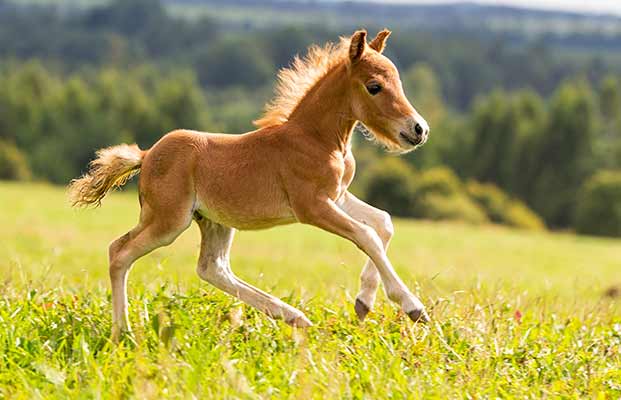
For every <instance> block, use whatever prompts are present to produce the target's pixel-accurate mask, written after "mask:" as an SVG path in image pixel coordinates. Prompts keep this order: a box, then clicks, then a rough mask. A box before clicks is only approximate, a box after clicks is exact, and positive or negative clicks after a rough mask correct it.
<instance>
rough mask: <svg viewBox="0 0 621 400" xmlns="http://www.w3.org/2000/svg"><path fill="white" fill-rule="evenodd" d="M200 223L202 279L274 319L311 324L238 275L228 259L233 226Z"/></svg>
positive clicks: (297, 312)
mask: <svg viewBox="0 0 621 400" xmlns="http://www.w3.org/2000/svg"><path fill="white" fill-rule="evenodd" d="M198 224H199V226H200V228H201V234H202V242H201V254H200V256H199V261H198V266H197V273H198V275H199V276H200V277H201V278H202V279H204V280H206V281H207V282H209V283H211V284H212V285H214V286H215V287H217V288H218V289H220V290H222V291H224V292H226V293H228V294H230V295H232V296H235V297H237V298H238V299H240V300H242V301H243V302H244V303H246V304H248V305H250V306H252V307H255V308H257V309H258V310H260V311H262V312H264V313H266V314H267V315H269V316H271V317H272V318H278V319H283V320H285V321H286V322H287V323H288V324H291V325H294V326H299V327H306V326H311V325H312V323H311V322H310V321H309V320H308V318H306V316H305V315H304V314H303V313H302V312H301V311H300V310H298V309H296V308H295V307H292V306H290V305H289V304H287V303H285V302H283V301H282V300H280V299H278V298H276V297H274V296H272V295H270V294H267V293H265V292H263V291H262V290H260V289H257V288H255V287H254V286H252V285H250V284H248V283H246V282H244V281H243V280H241V279H239V278H238V277H237V276H235V274H234V273H233V271H232V270H231V266H230V260H229V253H230V249H231V244H232V242H233V235H234V232H235V230H234V229H232V228H228V227H224V226H221V225H218V224H214V223H212V222H210V221H208V220H204V219H203V220H201V221H198Z"/></svg>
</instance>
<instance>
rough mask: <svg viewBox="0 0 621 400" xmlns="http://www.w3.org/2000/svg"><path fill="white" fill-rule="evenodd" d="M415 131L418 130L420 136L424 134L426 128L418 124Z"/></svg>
mask: <svg viewBox="0 0 621 400" xmlns="http://www.w3.org/2000/svg"><path fill="white" fill-rule="evenodd" d="M414 131H415V132H416V134H417V135H418V136H422V135H423V132H424V129H423V127H422V126H420V124H416V126H415V127H414Z"/></svg>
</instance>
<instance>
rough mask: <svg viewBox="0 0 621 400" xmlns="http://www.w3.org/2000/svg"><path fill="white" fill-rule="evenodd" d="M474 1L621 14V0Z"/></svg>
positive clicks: (413, 0)
mask: <svg viewBox="0 0 621 400" xmlns="http://www.w3.org/2000/svg"><path fill="white" fill-rule="evenodd" d="M374 1H379V2H382V3H418V4H439V3H455V2H461V1H462V0H374ZM466 1H469V2H473V3H481V4H493V5H510V6H518V7H527V8H539V9H551V10H562V11H578V12H589V13H597V14H616V15H621V0H537V1H533V0H466Z"/></svg>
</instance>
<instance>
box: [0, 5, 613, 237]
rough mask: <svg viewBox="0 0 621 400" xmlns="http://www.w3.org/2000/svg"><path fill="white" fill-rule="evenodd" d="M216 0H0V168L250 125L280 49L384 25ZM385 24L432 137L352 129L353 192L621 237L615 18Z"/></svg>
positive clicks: (288, 55) (397, 210) (447, 211)
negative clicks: (530, 24)
mask: <svg viewBox="0 0 621 400" xmlns="http://www.w3.org/2000/svg"><path fill="white" fill-rule="evenodd" d="M189 3H191V4H189ZM216 3H217V2H214V1H206V2H204V3H201V2H200V1H196V2H182V1H178V2H175V1H167V2H164V3H161V2H158V1H155V0H129V1H127V0H115V1H110V2H108V1H105V2H104V1H102V2H96V3H94V4H93V5H89V6H83V5H80V4H79V2H78V3H76V4H75V5H74V6H71V7H70V6H67V7H59V6H57V5H54V3H53V2H52V3H47V2H41V4H39V3H37V2H27V1H24V2H19V1H15V2H14V1H8V0H0V179H15V180H36V181H49V182H52V183H54V184H59V185H64V184H67V183H68V182H69V180H70V179H72V178H73V177H76V176H78V175H79V174H80V173H81V172H83V170H84V168H85V166H86V165H87V163H88V162H89V160H91V159H92V158H93V156H94V151H95V150H96V149H98V148H101V147H104V146H109V145H112V144H117V143H121V142H136V143H138V144H139V146H141V147H142V148H148V147H149V146H151V145H152V144H153V143H154V142H155V141H157V140H158V139H159V138H160V137H161V136H162V135H163V134H165V133H166V132H168V131H170V130H173V129H175V128H188V129H196V130H204V131H210V132H227V133H242V132H246V131H248V130H252V129H253V127H252V124H251V121H252V120H253V119H256V118H257V117H258V116H259V115H260V114H261V111H262V108H263V105H264V104H265V103H266V102H267V101H268V100H269V99H270V97H271V95H272V88H273V86H274V82H275V77H276V72H277V70H278V69H279V68H282V67H286V66H287V65H288V63H289V62H290V61H291V59H292V57H293V56H294V55H296V54H303V53H304V51H305V49H306V47H307V46H309V45H310V44H312V43H317V44H322V43H325V42H326V41H336V40H337V39H338V37H339V36H341V35H348V34H351V32H353V30H355V29H356V28H360V27H364V28H367V29H368V30H369V31H370V32H371V34H374V33H375V31H377V30H378V29H380V28H382V27H383V26H380V25H379V24H373V23H365V24H364V26H361V25H358V24H359V23H358V24H356V22H351V21H352V18H351V17H350V18H349V20H348V21H350V22H348V23H347V24H343V25H342V26H335V25H334V24H325V25H322V24H317V23H299V21H297V20H295V19H291V20H288V19H287V18H286V17H287V15H290V13H291V11H288V13H289V14H282V15H283V18H282V21H280V23H278V24H267V25H265V24H260V23H259V22H257V21H258V19H253V18H252V17H251V16H247V18H246V19H243V21H244V22H243V23H240V22H239V21H240V20H239V19H236V20H235V21H234V22H232V21H231V20H229V19H227V18H229V17H228V16H229V15H230V13H228V14H227V13H223V16H219V15H218V12H216V11H217V10H216V11H213V9H214V7H217V4H216ZM242 3H243V2H242ZM196 4H199V5H201V7H202V9H203V10H207V11H209V10H210V9H211V10H212V11H211V12H201V13H199V12H197V11H196V7H195V6H196ZM236 4H237V3H236ZM252 4H255V3H254V2H253V3H252ZM268 6H269V4H268ZM184 7H186V8H184ZM192 7H194V8H192ZM243 7H244V4H241V5H239V4H238V7H237V8H236V9H235V12H237V13H239V12H241V11H240V10H243V9H244V8H243ZM268 8H269V7H268ZM184 9H185V10H186V12H185V13H184V12H180V10H184ZM269 9H270V10H272V11H273V10H274V9H275V8H274V7H272V8H269ZM404 10H407V7H406V8H404ZM404 12H406V11H404ZM189 14H192V16H191V17H189V16H188V15H189ZM248 14H249V15H250V14H252V12H251V11H248ZM402 14H403V13H402ZM385 15H388V17H386V18H384V19H383V20H382V23H384V22H386V23H390V14H389V13H385ZM395 18H396V17H395ZM569 20H570V21H571V19H569ZM614 22H615V21H612V22H611V21H608V20H607V23H609V24H610V23H613V24H614ZM616 23H617V24H619V22H618V21H617V22H616ZM394 25H395V26H394V28H393V35H392V36H391V38H390V39H389V44H388V47H387V51H386V54H387V55H388V56H389V57H390V58H391V59H392V60H394V62H395V64H396V65H397V67H398V69H399V70H400V72H401V78H402V82H403V85H404V88H405V92H406V94H407V96H408V97H409V99H410V100H411V102H412V104H413V105H414V106H415V107H416V108H417V109H418V111H419V112H420V113H421V114H422V115H423V116H424V117H425V118H426V119H427V120H428V121H429V122H430V125H431V127H432V129H431V136H430V140H429V141H428V143H427V144H426V145H425V146H424V147H422V148H421V149H419V150H417V151H415V152H413V153H412V154H409V155H408V156H406V157H403V158H396V157H394V156H393V155H387V154H385V153H384V152H383V151H382V149H380V148H377V146H374V145H372V144H369V143H365V140H364V138H363V136H362V135H356V138H355V143H354V146H355V150H354V153H355V154H356V156H357V161H358V168H357V178H356V180H355V184H354V188H353V190H354V191H355V192H356V193H357V194H359V195H360V196H362V197H363V198H365V199H367V200H368V201H370V202H372V203H373V204H375V205H377V206H379V207H382V208H385V209H387V210H388V211H391V212H392V213H394V214H395V215H397V216H401V217H414V218H425V219H457V220H463V221H466V222H470V223H476V224H480V223H488V222H492V223H499V224H508V225H512V226H516V227H520V228H524V229H545V228H546V227H547V228H549V229H562V230H566V229H569V230H573V231H576V232H579V233H585V234H596V235H609V236H621V57H620V56H619V53H618V49H617V48H616V47H615V46H616V44H615V43H617V44H618V43H619V39H621V34H620V33H618V31H614V30H613V32H612V33H609V34H607V35H604V34H598V33H593V32H587V33H584V32H580V31H579V30H576V31H570V32H569V33H567V34H566V35H565V36H563V37H560V36H558V34H550V33H545V34H541V35H532V34H529V33H528V32H521V31H498V30H491V28H490V30H487V31H486V30H485V28H481V27H480V26H479V27H477V28H470V27H469V26H470V25H469V24H456V25H455V26H456V27H455V29H454V30H451V29H447V28H446V27H445V26H443V27H442V28H437V27H434V26H433V25H430V26H427V27H425V26H422V27H417V26H410V25H408V24H405V23H403V21H402V20H395V24H394ZM388 27H389V28H392V27H391V26H388ZM585 44H588V46H585Z"/></svg>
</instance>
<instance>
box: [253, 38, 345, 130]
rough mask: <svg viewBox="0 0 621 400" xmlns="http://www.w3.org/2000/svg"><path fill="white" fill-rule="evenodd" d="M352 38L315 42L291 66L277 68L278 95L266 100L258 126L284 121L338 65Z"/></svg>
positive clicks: (279, 123) (275, 124) (256, 123)
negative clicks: (319, 43) (268, 100)
mask: <svg viewBox="0 0 621 400" xmlns="http://www.w3.org/2000/svg"><path fill="white" fill-rule="evenodd" d="M348 48H349V38H341V40H340V41H339V43H338V44H334V43H332V42H328V43H326V45H324V46H323V47H321V46H317V45H312V46H310V47H309V48H308V50H307V53H306V55H305V56H304V57H300V56H299V55H297V56H295V58H294V59H293V62H292V63H291V65H290V66H289V67H288V68H283V69H281V70H280V71H279V72H278V76H277V83H276V88H275V90H274V92H275V97H274V98H273V99H272V100H271V101H270V102H269V103H267V104H266V106H265V112H264V114H263V116H262V117H261V118H259V119H257V120H255V121H253V123H254V124H255V125H256V126H257V127H259V128H266V127H269V126H277V125H282V124H284V123H285V122H287V120H288V119H289V116H290V115H291V113H292V112H293V110H295V108H296V107H297V105H298V104H299V102H300V100H302V98H304V96H306V94H307V93H308V91H309V90H310V89H311V88H312V87H313V86H315V84H316V83H317V82H318V81H320V80H321V79H322V78H323V77H325V76H326V74H327V73H328V72H329V71H330V70H332V69H333V68H334V67H335V66H337V65H339V64H340V63H341V62H342V61H343V60H345V59H346V58H347V50H348Z"/></svg>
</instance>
